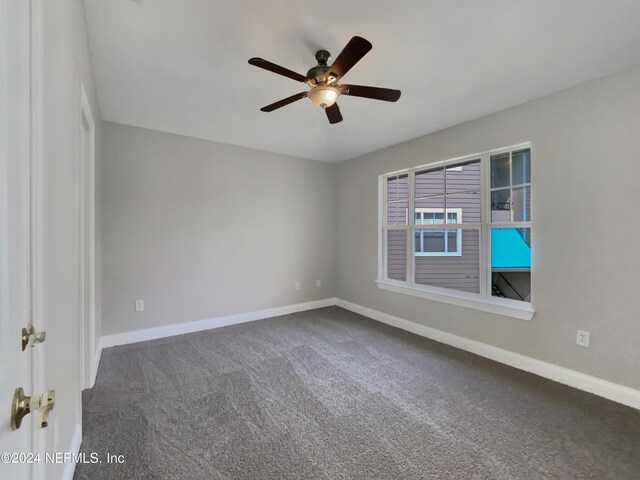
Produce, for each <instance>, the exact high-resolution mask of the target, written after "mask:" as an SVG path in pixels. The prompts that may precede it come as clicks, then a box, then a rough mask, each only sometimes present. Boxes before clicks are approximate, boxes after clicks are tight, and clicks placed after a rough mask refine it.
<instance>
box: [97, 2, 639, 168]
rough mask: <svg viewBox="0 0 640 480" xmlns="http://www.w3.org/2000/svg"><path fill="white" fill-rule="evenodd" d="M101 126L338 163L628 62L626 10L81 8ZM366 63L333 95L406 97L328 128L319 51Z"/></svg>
mask: <svg viewBox="0 0 640 480" xmlns="http://www.w3.org/2000/svg"><path fill="white" fill-rule="evenodd" d="M85 8H86V15H87V22H88V29H89V37H90V44H91V50H92V54H93V62H94V68H95V75H96V81H97V86H98V98H99V102H100V110H101V115H102V117H103V118H104V119H105V120H110V121H114V122H120V123H125V124H129V125H135V126H140V127H145V128H150V129H154V130H161V131H165V132H171V133H177V134H181V135H187V136H191V137H198V138H204V139H209V140H215V141H218V142H224V143H231V144H235V145H242V146H246V147H252V148H257V149H261V150H267V151H272V152H278V153H283V154H288V155H294V156H298V157H303V158H310V159H316V160H324V161H332V162H336V161H341V160H345V159H349V158H353V157H356V156H359V155H362V154H364V153H367V152H370V151H374V150H377V149H379V148H382V147H386V146H389V145H393V144H396V143H399V142H402V141H404V140H408V139H411V138H415V137H418V136H421V135H424V134H427V133H430V132H433V131H436V130H440V129H442V128H445V127H449V126H452V125H455V124H458V123H461V122H464V121H467V120H471V119H473V118H477V117H480V116H483V115H486V114H489V113H492V112H495V111H498V110H502V109H504V108H507V107H510V106H513V105H517V104H520V103H523V102H525V101H528V100H532V99H534V98H539V97H541V96H544V95H547V94H549V93H552V92H556V91H558V90H562V89H564V88H567V87H570V86H572V85H576V84H578V83H581V82H584V81H587V80H590V79H592V78H596V77H599V76H602V75H605V74H607V73H610V72H613V71H616V70H620V69H622V68H625V67H627V66H631V65H633V64H637V63H640V1H638V0H606V1H605V0H481V1H479V0H456V1H452V0H396V1H390V0H348V1H345V0H323V1H321V2H320V1H317V0H316V1H307V0H269V1H264V0H241V1H240V0H237V1H230V0H228V1H223V0H179V1H178V0H109V1H105V0H85ZM353 35H359V36H362V37H364V38H366V39H368V40H369V41H371V43H373V50H372V51H371V52H369V53H368V54H367V55H366V56H365V57H364V59H363V60H362V61H361V62H360V63H358V64H357V65H356V66H355V67H354V68H353V70H351V71H350V72H349V73H348V74H347V75H346V76H345V79H344V82H345V83H352V84H359V85H373V86H380V87H388V88H397V89H400V90H402V98H400V100H399V101H398V102H397V103H388V102H379V101H375V100H368V99H362V98H354V97H350V98H346V97H342V98H341V99H340V100H339V104H340V108H341V110H342V114H343V116H344V121H343V122H342V123H339V124H336V125H330V124H329V123H328V121H327V119H326V116H325V115H324V112H322V111H321V110H320V109H319V108H318V107H315V106H314V105H313V104H311V102H309V100H306V99H303V100H300V101H298V102H296V103H294V104H291V105H289V106H287V107H283V108H282V109H280V110H277V111H275V112H273V113H263V112H260V111H259V108H260V107H262V106H265V105H267V104H270V103H273V102H274V101H276V100H280V99H281V98H284V97H288V96H290V95H292V94H294V93H297V92H300V91H303V90H305V88H306V87H305V85H304V84H302V83H298V82H295V81H293V80H291V79H288V78H286V77H282V76H279V75H275V74H273V73H271V72H267V71H265V70H260V69H258V68H256V67H253V66H251V65H249V64H248V63H247V60H248V59H249V58H251V57H254V56H257V57H262V58H265V59H267V60H270V61H272V62H274V63H277V64H280V65H282V66H284V67H287V68H289V69H291V70H294V71H297V72H299V73H301V74H303V75H304V74H305V73H306V71H307V70H308V69H309V68H310V67H312V66H313V65H314V64H315V60H314V53H315V51H316V50H318V49H319V48H325V49H327V50H329V51H330V52H331V54H332V57H333V58H335V57H336V56H337V55H338V53H339V52H340V50H341V49H342V48H343V47H344V45H345V44H346V43H347V41H348V40H349V39H350V38H351V37H352V36H353Z"/></svg>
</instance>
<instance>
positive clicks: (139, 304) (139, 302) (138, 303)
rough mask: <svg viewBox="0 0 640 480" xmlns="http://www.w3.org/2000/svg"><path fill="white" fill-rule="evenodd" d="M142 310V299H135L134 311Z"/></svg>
mask: <svg viewBox="0 0 640 480" xmlns="http://www.w3.org/2000/svg"><path fill="white" fill-rule="evenodd" d="M143 310H144V300H136V312H142V311H143Z"/></svg>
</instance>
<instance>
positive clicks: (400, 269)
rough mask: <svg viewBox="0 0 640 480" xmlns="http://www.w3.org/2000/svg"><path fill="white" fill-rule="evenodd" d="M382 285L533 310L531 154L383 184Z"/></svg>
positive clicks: (491, 157)
mask: <svg viewBox="0 0 640 480" xmlns="http://www.w3.org/2000/svg"><path fill="white" fill-rule="evenodd" d="M380 185H381V202H380V208H381V212H380V213H381V215H380V218H381V225H380V227H381V231H380V262H381V264H380V266H379V272H380V274H379V277H380V278H379V283H384V282H385V281H386V280H391V281H392V282H397V283H392V284H391V285H392V286H393V285H396V284H398V285H400V284H401V285H402V286H403V287H410V288H414V289H417V290H419V291H422V292H433V293H443V294H445V295H450V294H447V293H446V292H449V291H454V292H461V293H460V294H461V295H462V297H463V298H471V299H473V298H477V297H484V298H489V299H492V300H491V301H492V302H494V303H497V304H500V303H501V302H502V303H505V304H509V305H511V303H509V302H514V301H516V302H531V231H532V228H531V185H532V182H531V147H530V145H529V144H526V145H520V146H517V147H510V148H504V149H500V150H494V151H491V152H487V153H483V154H479V155H474V156H471V157H465V158H461V159H455V160H449V161H443V162H437V163H433V164H430V165H425V166H421V167H416V168H411V169H407V170H404V171H402V172H399V173H392V174H388V175H382V176H381V182H380Z"/></svg>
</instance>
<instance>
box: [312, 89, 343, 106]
mask: <svg viewBox="0 0 640 480" xmlns="http://www.w3.org/2000/svg"><path fill="white" fill-rule="evenodd" d="M339 95H340V90H338V89H337V88H335V87H331V86H328V85H321V86H318V87H313V88H312V89H311V90H309V94H308V95H307V96H308V97H309V100H311V101H312V102H313V104H314V105H317V106H318V107H320V108H328V107H330V106H332V105H333V104H334V103H336V100H338V96H339Z"/></svg>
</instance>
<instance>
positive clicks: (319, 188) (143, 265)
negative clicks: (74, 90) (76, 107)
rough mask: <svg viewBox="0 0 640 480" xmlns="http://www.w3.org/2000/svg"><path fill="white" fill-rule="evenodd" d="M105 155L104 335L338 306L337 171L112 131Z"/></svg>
mask: <svg viewBox="0 0 640 480" xmlns="http://www.w3.org/2000/svg"><path fill="white" fill-rule="evenodd" d="M102 148H103V150H102V151H103V161H102V166H101V175H102V185H101V188H102V255H103V275H102V292H103V327H102V328H103V334H105V335H108V334H113V333H119V332H125V331H132V330H138V329H143V328H149V327H157V326H162V325H169V324H175V323H180V322H188V321H193V320H201V319H207V318H212V317H217V316H221V315H228V314H235V313H241V312H248V311H253V310H259V309H264V308H270V307H276V306H281V305H290V304H295V303H300V302H306V301H310V300H317V299H322V298H326V297H333V296H334V295H335V293H336V291H335V258H336V241H337V232H336V218H337V212H336V189H337V181H336V177H335V174H336V171H337V167H336V166H335V165H333V164H327V163H322V162H317V161H311V160H302V159H299V158H293V157H286V156H282V155H277V154H272V153H266V152H261V151H257V150H252V149H248V148H243V147H236V146H231V145H226V144H221V143H215V142H209V141H204V140H196V139H192V138H187V137H182V136H177V135H171V134H167V133H161V132H156V131H151V130H144V129H140V128H134V127H129V126H125V125H119V124H114V123H106V122H105V123H103V139H102ZM318 279H319V280H321V281H322V287H321V288H316V280H318ZM296 281H300V282H301V289H300V290H299V291H296V290H295V282H296ZM136 299H144V301H145V310H144V312H138V313H136V312H135V311H134V301H135V300H136Z"/></svg>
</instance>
